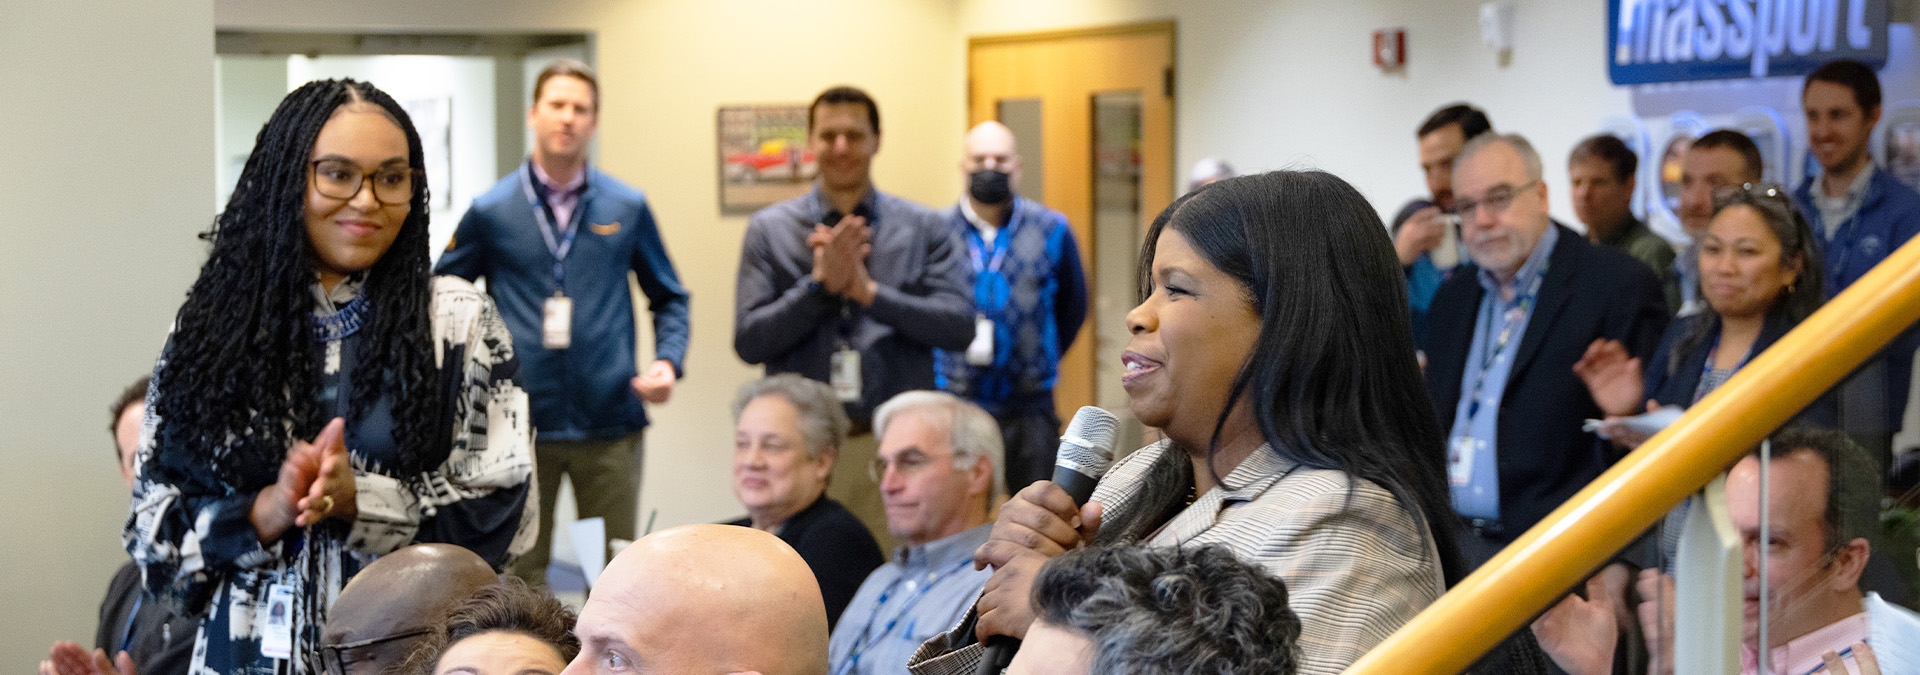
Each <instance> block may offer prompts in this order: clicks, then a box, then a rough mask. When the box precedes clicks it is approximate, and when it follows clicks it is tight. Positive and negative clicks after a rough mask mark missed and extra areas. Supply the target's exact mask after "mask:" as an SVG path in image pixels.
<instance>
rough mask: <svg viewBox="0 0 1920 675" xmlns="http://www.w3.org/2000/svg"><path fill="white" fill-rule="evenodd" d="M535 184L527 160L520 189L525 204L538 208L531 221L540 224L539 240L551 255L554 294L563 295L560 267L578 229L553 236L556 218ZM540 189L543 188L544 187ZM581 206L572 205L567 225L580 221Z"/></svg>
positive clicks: (563, 271) (530, 162)
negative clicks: (525, 201) (523, 194)
mask: <svg viewBox="0 0 1920 675" xmlns="http://www.w3.org/2000/svg"><path fill="white" fill-rule="evenodd" d="M582 170H584V169H582ZM535 183H536V181H535V179H534V175H533V160H527V170H526V171H523V172H521V175H520V187H521V189H522V190H523V191H525V192H526V194H527V202H528V203H530V204H533V205H534V206H535V207H538V208H535V209H534V210H533V219H534V220H535V221H538V222H539V223H540V238H542V239H545V240H546V242H547V252H548V253H552V254H553V285H554V291H555V292H556V293H565V291H566V288H567V269H566V267H565V266H563V265H561V263H562V262H564V261H565V260H566V259H567V252H568V251H571V250H573V237H574V235H577V234H580V228H578V227H568V228H566V231H565V232H564V233H562V234H561V235H559V236H556V235H555V234H554V221H555V220H556V218H555V217H554V215H553V207H551V206H548V205H547V199H546V197H545V196H544V195H543V194H542V193H544V192H545V190H544V189H539V188H536V187H535V185H534V184H535ZM540 187H541V188H544V187H545V186H540ZM583 197H584V195H583ZM582 206H584V204H575V205H574V207H573V214H572V217H571V218H569V219H568V222H569V223H575V222H576V221H579V220H580V212H581V210H582V209H581V207H582Z"/></svg>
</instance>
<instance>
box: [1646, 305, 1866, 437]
mask: <svg viewBox="0 0 1920 675" xmlns="http://www.w3.org/2000/svg"><path fill="white" fill-rule="evenodd" d="M1705 321H1713V322H1714V323H1715V324H1716V325H1714V326H1712V327H1710V328H1708V329H1707V330H1708V331H1709V332H1708V333H1707V338H1706V339H1705V340H1702V341H1701V342H1700V344H1698V345H1695V346H1694V347H1693V348H1692V349H1689V350H1687V352H1686V353H1679V352H1678V351H1677V350H1678V349H1679V346H1680V340H1681V339H1683V338H1685V337H1686V336H1687V334H1688V333H1690V332H1692V331H1694V330H1697V329H1698V328H1697V327H1698V326H1699V324H1700V323H1701V322H1705ZM1718 323H1719V320H1718V318H1717V317H1713V316H1710V315H1708V314H1705V313H1702V314H1695V315H1693V316H1689V317H1684V318H1680V319H1675V320H1674V322H1673V324H1672V325H1671V326H1668V327H1667V334H1666V335H1664V336H1662V337H1661V338H1660V347H1659V348H1658V349H1656V350H1654V353H1653V358H1652V359H1649V360H1648V361H1647V365H1646V373H1645V375H1644V376H1643V377H1642V382H1644V383H1645V391H1646V397H1647V398H1650V399H1653V400H1655V401H1658V402H1659V403H1660V405H1663V406H1664V405H1675V406H1680V407H1682V408H1687V407H1692V406H1693V392H1694V390H1695V389H1697V388H1699V386H1700V373H1701V371H1702V369H1704V368H1705V367H1706V365H1707V355H1708V354H1711V353H1712V352H1713V349H1714V343H1715V342H1716V341H1717V340H1716V339H1715V338H1714V336H1715V335H1718V334H1719V332H1720V328H1719V326H1718ZM1794 325H1795V324H1794V323H1792V322H1789V321H1787V319H1786V317H1783V316H1781V315H1780V313H1779V312H1778V311H1775V312H1769V313H1768V314H1767V320H1766V322H1765V323H1763V324H1761V326H1760V335H1759V337H1756V338H1755V339H1754V341H1753V351H1752V352H1751V353H1750V356H1759V355H1760V352H1764V351H1766V350H1767V348H1768V347H1771V346H1773V343H1774V342H1777V341H1779V340H1780V338H1781V337H1783V336H1785V335H1786V334H1787V331H1790V330H1793V327H1794ZM1742 365H1745V364H1744V363H1743V364H1742ZM1838 405H1839V403H1838V402H1837V400H1836V397H1835V396H1834V395H1833V392H1832V391H1828V392H1827V393H1825V394H1821V395H1820V398H1816V399H1814V400H1813V402H1812V403H1809V404H1807V407H1806V408H1804V409H1801V411H1800V413H1799V414H1798V415H1796V416H1795V417H1794V419H1793V420H1792V421H1795V422H1804V423H1807V424H1814V425H1818V426H1822V427H1827V428H1833V427H1835V426H1837V425H1838V424H1839V423H1840V414H1839V408H1838Z"/></svg>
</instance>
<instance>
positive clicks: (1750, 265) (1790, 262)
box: [1574, 184, 1834, 448]
mask: <svg viewBox="0 0 1920 675" xmlns="http://www.w3.org/2000/svg"><path fill="white" fill-rule="evenodd" d="M1814 246H1815V244H1814V239H1813V231H1812V230H1811V229H1809V228H1808V226H1807V221H1806V219H1805V218H1803V217H1802V216H1801V215H1800V211H1799V210H1798V209H1796V208H1794V205H1793V202H1792V201H1791V199H1790V197H1789V195H1788V193H1787V190H1786V188H1783V187H1780V186H1777V185H1752V184H1750V185H1747V186H1743V187H1733V188H1725V189H1722V190H1720V191H1719V192H1717V193H1716V194H1715V195H1714V215H1713V220H1712V221H1711V222H1710V223H1709V224H1708V227H1707V231H1706V233H1705V234H1704V235H1703V236H1701V238H1700V242H1699V246H1698V247H1697V249H1698V251H1699V256H1700V259H1699V265H1700V291H1701V296H1702V297H1704V298H1705V299H1706V301H1707V303H1706V304H1707V307H1706V309H1705V310H1704V311H1702V312H1700V313H1699V314H1695V315H1693V316H1688V317H1682V318H1680V319H1679V320H1676V321H1674V322H1673V324H1672V325H1670V326H1668V327H1667V332H1666V334H1665V335H1664V336H1663V337H1661V339H1660V347H1659V348H1658V349H1657V350H1656V351H1655V353H1654V357H1653V361H1652V362H1651V363H1647V364H1644V365H1643V364H1641V363H1640V361H1639V359H1635V358H1632V357H1630V356H1629V355H1628V354H1627V350H1626V348H1625V347H1624V346H1623V345H1621V344H1620V343H1619V342H1617V341H1613V340H1596V341H1594V343H1593V345H1592V346H1590V347H1588V348H1587V353H1586V355H1585V356H1584V357H1582V358H1581V360H1580V361H1579V362H1578V363H1576V364H1574V372H1575V373H1577V374H1578V375H1579V376H1580V379H1581V381H1582V382H1584V383H1585V384H1586V385H1587V390H1588V391H1589V392H1591V393H1592V394H1593V400H1594V402H1596V403H1598V404H1599V405H1600V409H1601V410H1604V411H1606V413H1607V415H1608V419H1607V420H1606V421H1607V424H1606V426H1605V427H1604V429H1603V431H1604V432H1606V433H1607V435H1608V436H1610V437H1611V438H1613V439H1614V442H1615V443H1618V444H1620V445H1623V446H1625V447H1629V448H1631V447H1638V446H1639V445H1640V443H1642V442H1644V441H1645V440H1646V437H1645V436H1643V435H1640V434H1638V433H1635V432H1633V431H1632V430H1631V429H1628V428H1626V426H1625V425H1624V424H1622V423H1621V419H1622V418H1624V417H1626V416H1630V415H1635V414H1639V413H1642V412H1647V411H1651V410H1653V409H1655V408H1659V407H1662V406H1669V405H1671V406H1679V407H1682V408H1685V407H1687V406H1690V405H1693V403H1694V402H1695V401H1698V400H1700V399H1701V398H1703V397H1705V396H1706V395H1707V394H1708V393H1710V392H1712V391H1713V390H1714V389H1716V388H1718V387H1719V386H1720V385H1722V384H1725V383H1726V381H1727V380H1728V379H1729V378H1732V377H1733V374H1734V372H1735V371H1738V370H1739V369H1740V367H1741V366H1744V365H1746V364H1747V362H1748V361H1750V360H1752V359H1753V357H1754V356H1755V355H1757V354H1759V353H1760V352H1762V351H1766V349H1767V347H1769V346H1772V345H1773V343H1774V342H1775V341H1777V340H1779V339H1780V337H1781V336H1783V335H1786V334H1787V331H1789V330H1793V327H1794V326H1797V325H1800V322H1801V321H1802V320H1804V319H1806V318H1807V317H1808V316H1812V315H1813V312H1814V310H1817V309H1819V308H1820V304H1821V302H1822V298H1823V297H1824V296H1822V295H1821V290H1820V278H1821V276H1820V252H1819V250H1818V249H1816V248H1814ZM1831 405H1832V404H1831V401H1824V400H1823V401H1820V402H1816V403H1815V404H1814V406H1812V407H1810V408H1809V409H1808V411H1807V412H1806V413H1804V415H1807V416H1809V417H1810V419H1808V420H1807V421H1811V422H1815V423H1824V424H1827V425H1831V424H1833V422H1834V411H1833V410H1832V407H1831Z"/></svg>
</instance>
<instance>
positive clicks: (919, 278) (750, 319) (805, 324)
mask: <svg viewBox="0 0 1920 675" xmlns="http://www.w3.org/2000/svg"><path fill="white" fill-rule="evenodd" d="M861 206H862V207H864V208H863V209H862V210H863V211H864V212H865V213H864V215H866V217H867V222H868V224H869V225H871V226H872V228H873V230H872V239H871V243H872V244H873V251H872V252H871V253H869V254H867V262H866V264H867V275H868V276H869V277H870V278H872V279H873V281H874V282H875V283H877V284H878V285H879V288H878V290H877V291H876V292H875V294H874V299H873V304H872V305H870V306H867V307H861V306H860V305H859V303H856V302H853V301H851V300H847V299H845V298H841V297H837V296H833V295H830V294H828V293H826V292H825V290H824V289H822V288H821V287H820V285H819V284H818V283H815V282H814V281H813V277H812V269H813V255H814V253H813V249H812V248H811V247H809V246H807V235H808V234H809V233H811V232H813V228H814V226H815V225H816V224H819V223H821V222H822V219H823V218H825V217H826V216H827V214H828V211H829V210H830V209H831V208H832V207H831V205H829V204H828V203H827V200H826V196H825V195H824V194H822V193H821V192H820V189H819V188H818V187H815V188H814V190H813V191H812V192H809V193H807V194H804V195H801V196H798V197H794V198H792V199H788V200H786V201H783V202H779V203H777V204H774V205H772V206H769V207H766V208H764V209H761V210H759V211H757V212H755V213H754V214H753V216H752V217H751V218H748V219H747V233H746V236H745V237H744V238H743V239H742V241H741V245H740V266H739V268H738V272H737V276H736V277H735V279H734V321H733V349H734V353H736V354H738V355H739V356H740V360H742V361H746V362H747V363H749V364H765V365H766V372H767V374H768V375H778V374H780V373H797V374H799V375H801V376H803V377H806V378H809V379H813V380H818V381H821V382H828V381H831V373H830V372H829V371H830V369H831V364H832V362H833V359H834V358H835V357H834V354H835V353H838V352H839V351H841V350H842V349H845V348H849V347H850V348H852V349H855V350H858V351H859V352H860V361H859V364H860V373H861V375H860V385H861V389H860V399H859V400H858V401H853V402H849V403H848V404H847V415H848V416H849V417H851V418H853V421H854V424H855V425H863V424H866V423H867V422H869V421H870V420H871V418H872V416H873V409H874V408H877V407H879V405H880V404H881V403H882V402H884V401H886V400H887V399H889V398H892V397H893V395H895V394H898V393H900V392H903V391H910V390H914V389H932V388H934V361H933V350H934V349H935V348H939V349H950V350H954V351H960V350H964V349H966V348H967V344H968V343H970V342H972V341H973V311H974V310H973V297H972V294H971V293H969V292H968V291H969V286H970V282H971V281H972V274H971V271H970V270H969V269H968V268H967V250H966V247H965V246H964V245H962V244H961V243H960V241H959V238H958V237H956V236H954V234H953V232H951V231H950V230H948V229H947V227H946V224H945V223H944V222H942V220H941V217H940V214H938V213H936V212H934V211H932V210H929V209H927V208H926V207H924V206H920V205H918V204H915V203H912V202H909V201H907V200H905V199H901V198H899V197H895V196H893V195H889V194H886V193H884V192H881V191H879V190H877V189H871V188H869V189H868V191H867V194H866V196H865V197H863V198H862V199H861Z"/></svg>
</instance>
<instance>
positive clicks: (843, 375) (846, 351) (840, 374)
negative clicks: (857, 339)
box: [828, 347, 860, 403]
mask: <svg viewBox="0 0 1920 675" xmlns="http://www.w3.org/2000/svg"><path fill="white" fill-rule="evenodd" d="M829 370H830V372H829V373H828V380H830V382H829V384H831V385H833V395H834V397H836V398H838V399H840V402H841V403H853V402H855V401H858V400H860V352H859V351H857V350H855V349H853V348H851V347H842V348H841V349H840V351H837V352H834V353H833V357H832V363H831V365H830V366H829Z"/></svg>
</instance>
